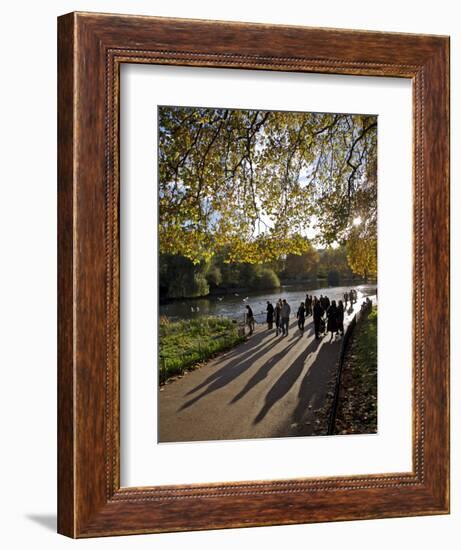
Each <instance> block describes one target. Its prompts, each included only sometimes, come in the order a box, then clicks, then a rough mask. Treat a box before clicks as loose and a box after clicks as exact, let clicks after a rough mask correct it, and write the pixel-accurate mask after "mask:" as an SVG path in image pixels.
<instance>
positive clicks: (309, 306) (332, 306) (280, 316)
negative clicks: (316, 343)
mask: <svg viewBox="0 0 461 550" xmlns="http://www.w3.org/2000/svg"><path fill="white" fill-rule="evenodd" d="M355 303H357V291H356V290H355V289H352V290H350V291H348V292H345V293H344V295H343V300H339V301H338V303H336V300H331V301H330V299H329V298H328V296H323V295H322V294H321V295H320V296H319V297H317V296H312V295H309V294H306V298H305V300H304V302H301V303H300V305H299V307H298V310H297V312H296V318H297V320H298V328H299V330H300V331H304V325H305V323H306V317H310V316H312V317H313V321H314V330H315V337H316V338H320V337H321V336H322V335H324V334H326V333H327V332H330V333H331V339H330V340H332V339H333V337H334V336H336V335H344V312H345V310H346V308H347V305H348V304H350V307H351V308H352V307H353V305H354V304H355ZM245 307H246V325H247V326H248V327H249V332H250V334H253V332H254V327H255V318H254V315H253V311H252V309H251V307H250V306H249V305H246V306H245ZM290 314H291V307H290V304H289V303H288V302H287V301H286V299H282V298H279V299H278V300H277V302H276V304H275V306H274V305H273V304H272V303H271V302H269V301H268V302H267V307H266V322H267V328H268V330H273V328H274V324H275V335H276V336H278V335H279V334H281V335H282V336H287V335H288V328H289V324H290Z"/></svg>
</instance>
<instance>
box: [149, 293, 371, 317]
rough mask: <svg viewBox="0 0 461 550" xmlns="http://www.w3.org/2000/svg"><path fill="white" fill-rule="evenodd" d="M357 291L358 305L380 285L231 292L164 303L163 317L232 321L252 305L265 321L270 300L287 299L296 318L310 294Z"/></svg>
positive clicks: (340, 295) (337, 297) (338, 295)
mask: <svg viewBox="0 0 461 550" xmlns="http://www.w3.org/2000/svg"><path fill="white" fill-rule="evenodd" d="M352 288H353V289H355V290H356V291H357V302H358V303H360V302H361V301H362V300H363V298H365V297H366V296H373V295H375V294H376V288H377V287H376V284H374V285H372V284H366V285H355V286H354V285H351V286H336V287H319V286H312V285H310V286H309V285H286V286H282V287H280V288H278V289H273V290H264V291H258V292H231V293H229V294H226V295H223V296H207V297H205V298H197V299H188V300H174V301H171V302H169V303H166V304H160V308H159V311H160V315H165V316H167V317H169V318H170V319H172V320H178V319H193V318H194V317H200V316H203V315H216V316H223V317H229V318H231V319H237V320H239V321H241V320H243V318H244V314H245V305H246V304H249V305H250V307H251V309H252V310H253V313H254V316H255V318H256V321H257V322H264V321H265V318H266V305H267V301H270V302H271V303H272V304H273V305H275V302H276V300H278V299H279V298H282V299H283V298H285V299H286V300H287V302H288V303H289V304H290V306H291V310H292V315H296V311H297V308H298V306H299V304H300V303H301V302H303V301H304V299H305V297H306V294H312V295H314V296H320V294H323V295H324V296H328V298H330V300H336V301H338V300H342V299H343V295H344V293H345V292H348V291H349V290H351V289H352Z"/></svg>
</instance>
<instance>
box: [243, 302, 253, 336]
mask: <svg viewBox="0 0 461 550" xmlns="http://www.w3.org/2000/svg"><path fill="white" fill-rule="evenodd" d="M245 307H246V310H247V311H246V319H245V324H246V325H248V328H249V329H250V336H251V335H252V334H253V332H254V330H255V318H254V315H253V310H252V309H251V307H250V306H248V305H247V306H245Z"/></svg>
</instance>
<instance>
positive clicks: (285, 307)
mask: <svg viewBox="0 0 461 550" xmlns="http://www.w3.org/2000/svg"><path fill="white" fill-rule="evenodd" d="M280 313H281V317H282V336H288V326H289V324H290V313H291V307H290V305H289V303H288V302H287V301H286V300H285V298H284V299H283V300H282V309H281V312H280Z"/></svg>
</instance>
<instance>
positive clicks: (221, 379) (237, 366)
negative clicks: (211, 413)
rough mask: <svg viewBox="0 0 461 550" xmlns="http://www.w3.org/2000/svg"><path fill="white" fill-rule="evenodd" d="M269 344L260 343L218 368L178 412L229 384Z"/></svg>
mask: <svg viewBox="0 0 461 550" xmlns="http://www.w3.org/2000/svg"><path fill="white" fill-rule="evenodd" d="M271 344H272V342H269V343H267V344H265V345H262V346H260V347H259V348H258V350H257V351H256V352H255V353H251V354H247V355H246V356H245V357H237V358H235V359H234V360H233V361H231V362H230V363H227V364H226V365H224V366H223V367H222V368H221V369H220V370H219V373H218V374H217V376H216V377H214V379H213V380H212V382H211V383H210V384H209V385H208V386H207V387H206V388H205V389H204V390H203V391H202V392H201V393H199V394H198V395H195V397H191V398H190V399H189V400H188V401H186V402H185V403H183V404H182V405H181V407H179V409H178V412H180V411H183V410H184V409H187V408H188V407H190V406H191V405H193V404H194V403H196V402H197V401H200V399H202V398H203V397H205V396H206V395H209V394H210V393H212V392H214V391H216V390H219V389H220V388H223V387H224V386H226V385H227V384H230V383H231V382H233V381H234V380H235V379H236V378H238V377H239V376H240V375H241V374H243V373H244V372H245V371H247V370H248V369H249V368H251V367H252V366H253V364H254V362H255V361H257V360H258V359H259V358H260V357H264V355H265V354H266V353H268V351H269V350H270V349H272V345H271ZM253 351H255V350H253ZM205 386H206V381H205V382H203V383H202V384H200V385H199V386H198V387H197V389H198V388H199V387H200V388H204V387H205ZM194 391H196V390H194ZM189 393H191V392H189ZM187 395H188V394H187Z"/></svg>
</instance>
